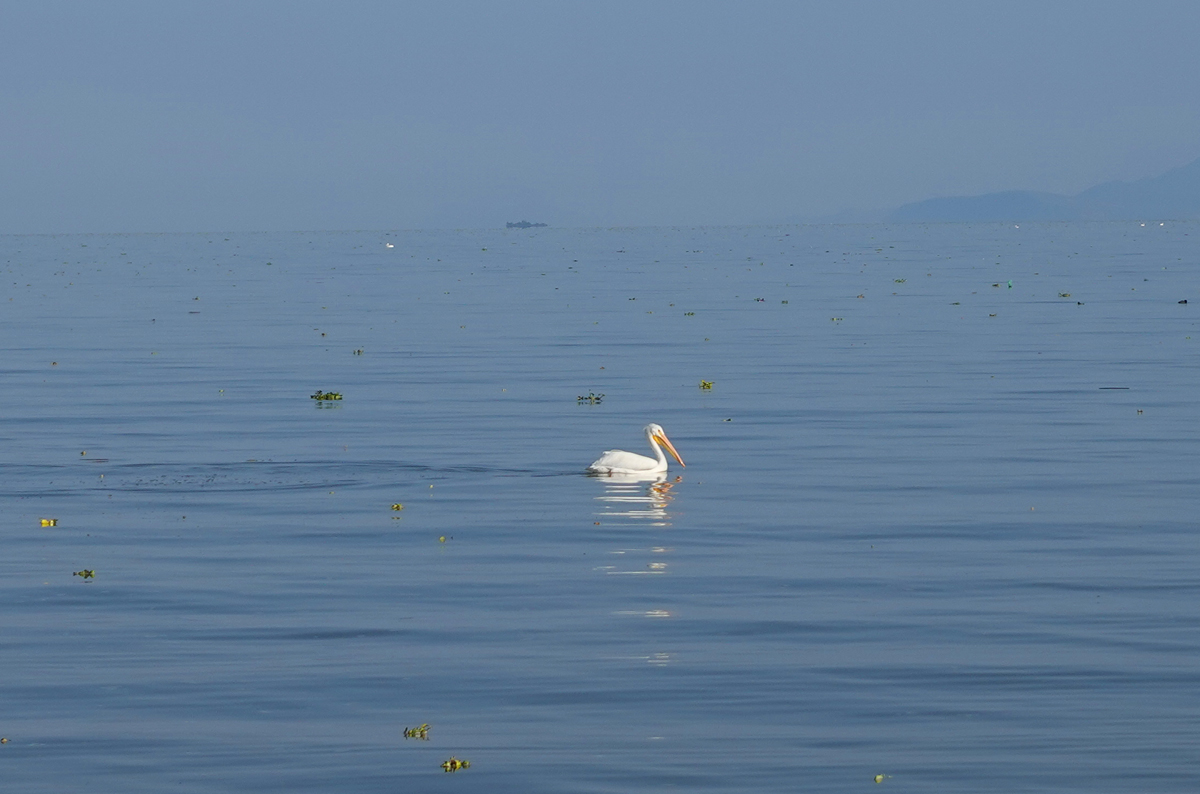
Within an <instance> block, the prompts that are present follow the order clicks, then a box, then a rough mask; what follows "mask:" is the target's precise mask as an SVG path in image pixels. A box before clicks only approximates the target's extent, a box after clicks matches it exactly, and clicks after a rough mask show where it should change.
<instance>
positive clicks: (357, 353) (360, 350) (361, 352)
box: [354, 347, 363, 356]
mask: <svg viewBox="0 0 1200 794" xmlns="http://www.w3.org/2000/svg"><path fill="white" fill-rule="evenodd" d="M362 354H363V351H362V348H361V347H360V348H359V349H358V350H355V351H354V355H356V356H361V355H362Z"/></svg>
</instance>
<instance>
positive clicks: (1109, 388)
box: [1100, 386, 1129, 391]
mask: <svg viewBox="0 0 1200 794" xmlns="http://www.w3.org/2000/svg"><path fill="white" fill-rule="evenodd" d="M1100 391H1129V387H1128V386H1101V387H1100Z"/></svg>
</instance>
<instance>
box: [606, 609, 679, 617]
mask: <svg viewBox="0 0 1200 794" xmlns="http://www.w3.org/2000/svg"><path fill="white" fill-rule="evenodd" d="M613 614H614V615H637V616H639V617H644V618H670V617H674V616H675V615H674V613H673V612H671V611H670V610H667V609H648V610H646V611H644V612H643V611H642V610H640V609H622V610H620V611H617V612H614V613H613Z"/></svg>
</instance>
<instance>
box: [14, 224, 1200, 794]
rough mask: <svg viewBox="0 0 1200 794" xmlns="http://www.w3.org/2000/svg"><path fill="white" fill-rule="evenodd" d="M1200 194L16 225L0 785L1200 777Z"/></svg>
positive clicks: (381, 786) (1070, 787) (1071, 787)
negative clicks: (1093, 208)
mask: <svg viewBox="0 0 1200 794" xmlns="http://www.w3.org/2000/svg"><path fill="white" fill-rule="evenodd" d="M1198 237H1200V224H1195V223H1190V224H1189V223H1177V222H1174V223H1173V222H1165V223H1163V224H1161V225H1160V224H1159V222H1157V221H1155V222H1147V223H1146V224H1145V225H1141V223H1140V222H1139V223H1123V224H1048V225H1029V224H1022V225H1021V226H1020V227H1016V226H1013V225H976V226H968V225H954V224H950V225H941V226H938V225H934V226H921V225H892V226H885V225H877V226H870V225H867V226H813V227H800V226H794V227H770V228H765V227H764V228H659V229H607V230H604V229H587V230H576V229H566V230H560V229H536V230H495V231H448V232H337V233H328V232H313V233H292V234H200V235H69V236H51V237H37V236H4V237H0V265H2V270H0V277H2V278H0V284H2V286H3V290H2V292H0V334H2V337H0V338H3V340H4V349H5V354H4V358H3V361H2V363H0V371H2V374H3V383H4V396H5V400H4V410H3V411H2V412H0V449H3V455H2V456H0V475H2V480H0V482H2V483H3V486H2V487H0V506H2V508H3V510H2V512H0V515H2V516H3V519H2V521H0V662H2V664H3V675H0V704H3V705H2V706H0V734H2V735H3V736H4V737H5V738H7V739H8V740H9V741H8V742H7V743H5V744H4V745H2V746H0V775H2V777H3V779H4V780H5V781H6V782H5V786H4V787H5V789H6V790H11V791H20V792H31V793H34V792H37V793H40V792H47V793H49V792H55V793H57V792H62V791H65V790H86V791H87V792H88V793H89V794H109V793H110V792H111V793H112V794H118V793H120V794H127V793H129V792H163V791H173V792H230V791H246V792H276V791H277V792H407V791H429V792H439V791H446V792H450V791H453V792H514V793H516V792H522V793H524V792H532V793H537V792H546V793H547V794H549V793H550V792H555V793H557V792H613V793H614V794H615V793H616V792H660V791H689V792H690V791H695V792H743V791H755V792H776V791H778V792H791V791H821V792H852V791H863V790H872V791H875V790H878V791H891V792H965V791H970V792H981V793H986V792H997V794H999V793H1000V792H1004V793H1005V794H1010V793H1011V792H1076V791H1078V792H1084V791H1086V792H1092V793H1097V792H1129V791H1155V792H1192V791H1195V789H1196V769H1197V762H1198V761H1200V756H1198V753H1197V749H1196V748H1197V747H1198V746H1200V723H1198V722H1197V718H1196V716H1197V714H1198V713H1200V665H1198V664H1197V660H1198V656H1197V651H1198V650H1200V608H1198V607H1200V604H1198V597H1200V542H1198V541H1197V536H1196V531H1197V518H1196V515H1197V510H1196V493H1197V486H1198V485H1200V474H1198V471H1197V466H1196V464H1195V462H1194V461H1195V450H1196V448H1197V442H1198V440H1200V408H1198V405H1197V398H1196V397H1197V394H1200V377H1198V375H1197V373H1198V372H1200V370H1198V368H1197V363H1198V355H1200V354H1198V352H1197V350H1198V348H1197V345H1200V329H1198V328H1197V323H1196V319H1195V317H1196V312H1200V278H1198V270H1197V265H1198V263H1197V250H1196V240H1195V239H1193V238H1198ZM388 243H390V244H391V245H392V246H393V247H391V248H389V247H387V244H388ZM1185 300H1186V301H1190V302H1189V303H1182V302H1181V301H1185ZM1193 337H1195V338H1193ZM701 381H709V382H711V384H712V385H711V388H701ZM317 390H320V391H333V392H338V393H340V394H341V395H342V399H341V400H340V401H318V400H313V399H311V398H310V395H312V394H313V393H314V392H315V391H317ZM586 395H603V396H602V398H601V399H600V401H599V402H589V401H580V400H579V399H578V398H579V397H581V396H586ZM651 421H653V422H658V423H660V424H662V425H663V426H664V427H665V428H666V431H667V433H668V434H669V435H670V437H671V439H672V441H673V442H674V443H675V446H676V447H677V448H678V450H679V451H680V453H681V454H682V456H683V458H684V460H685V461H686V462H687V467H686V468H681V467H679V466H677V465H673V466H672V468H671V470H670V472H669V473H668V476H667V477H666V478H665V479H664V480H663V481H661V482H632V483H630V482H621V481H614V480H612V479H608V478H594V477H588V476H585V475H584V473H583V471H584V468H585V467H586V466H587V464H588V463H589V462H591V461H592V460H593V459H594V458H595V457H597V456H598V455H599V453H600V452H601V451H603V450H605V449H611V448H625V449H630V450H632V451H635V452H643V453H646V452H648V451H649V450H648V449H647V448H646V446H645V438H644V436H643V435H642V432H641V428H642V427H643V425H645V424H646V423H647V422H651ZM393 505H401V506H402V507H403V509H401V510H395V509H393V507H392V506H393ZM42 519H55V520H56V521H57V524H56V525H54V526H46V527H44V526H42V525H41V524H42V521H41V520H42ZM83 570H91V571H94V578H88V579H85V578H83V577H81V576H78V575H74V573H75V572H77V571H83ZM425 723H427V724H428V725H429V726H430V729H429V732H428V738H427V739H425V740H422V739H420V738H407V739H406V738H405V736H404V730H405V728H407V727H413V726H418V725H421V724H425ZM451 756H453V757H456V758H459V759H466V760H469V761H470V762H471V766H470V767H469V768H466V769H462V770H460V771H458V772H454V773H446V772H444V771H443V770H442V768H441V764H442V762H443V761H445V760H447V759H449V758H450V757H451ZM876 775H888V776H890V777H885V778H882V781H883V782H882V783H879V784H876V783H875V782H874V778H875V776H876Z"/></svg>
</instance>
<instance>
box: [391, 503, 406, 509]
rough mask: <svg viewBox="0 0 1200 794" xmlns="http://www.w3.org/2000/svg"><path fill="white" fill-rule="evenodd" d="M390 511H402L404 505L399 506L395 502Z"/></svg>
mask: <svg viewBox="0 0 1200 794" xmlns="http://www.w3.org/2000/svg"><path fill="white" fill-rule="evenodd" d="M392 509H393V510H403V509H404V505H402V504H400V503H399V502H396V504H394V505H392Z"/></svg>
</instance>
